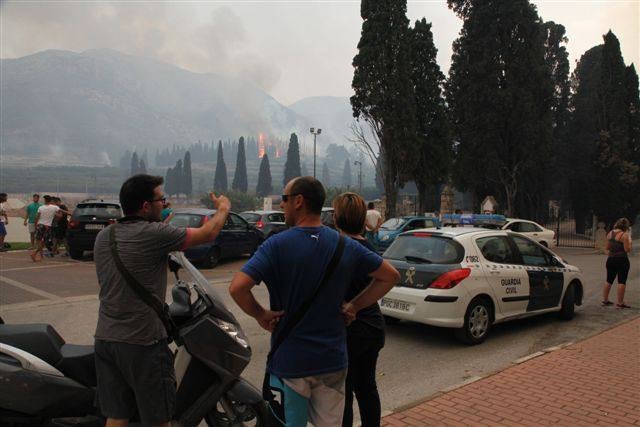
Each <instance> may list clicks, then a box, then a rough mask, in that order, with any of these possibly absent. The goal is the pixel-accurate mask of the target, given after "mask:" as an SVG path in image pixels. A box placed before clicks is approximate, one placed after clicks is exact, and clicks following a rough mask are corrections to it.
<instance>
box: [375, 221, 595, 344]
mask: <svg viewBox="0 0 640 427" xmlns="http://www.w3.org/2000/svg"><path fill="white" fill-rule="evenodd" d="M384 258H386V259H387V260H388V261H389V262H391V263H392V264H393V265H394V267H396V268H397V269H398V271H399V272H400V275H401V279H400V283H399V284H398V285H397V286H395V287H394V288H393V289H392V290H391V291H390V292H389V293H388V294H387V295H386V296H385V297H384V298H382V299H381V300H380V302H379V304H380V307H381V310H382V313H383V314H384V315H386V316H388V317H392V318H396V319H403V320H410V321H414V322H419V323H425V324H427V325H433V326H441V327H446V328H454V329H455V333H456V336H457V337H458V338H459V339H460V340H462V341H463V342H464V343H466V344H478V343H480V342H482V341H484V339H485V338H486V337H487V335H488V334H489V331H490V329H491V325H492V324H494V323H500V322H505V321H508V320H513V319H519V318H522V317H528V316H532V315H536V314H541V313H547V312H552V311H556V312H559V315H560V317H561V318H563V319H567V320H569V319H571V318H573V314H574V309H575V306H576V305H578V306H579V305H581V304H582V295H583V283H584V282H583V279H582V276H581V273H580V270H579V269H578V268H577V267H574V266H572V265H569V264H568V263H566V262H565V261H563V260H562V259H561V258H560V257H559V256H557V255H555V254H554V253H553V252H551V251H550V250H549V249H547V248H546V247H544V246H542V245H540V244H538V243H537V242H535V241H533V240H531V239H529V238H527V237H525V236H523V235H521V234H518V233H514V232H511V231H508V230H499V229H497V230H488V229H483V228H474V227H456V228H430V229H421V230H412V231H409V232H405V233H403V234H401V235H400V236H398V238H397V239H396V240H395V242H394V243H393V244H392V245H391V246H390V247H389V249H387V251H386V252H385V253H384Z"/></svg>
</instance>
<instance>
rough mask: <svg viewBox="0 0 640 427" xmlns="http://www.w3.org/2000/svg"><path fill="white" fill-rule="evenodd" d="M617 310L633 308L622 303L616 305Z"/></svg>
mask: <svg viewBox="0 0 640 427" xmlns="http://www.w3.org/2000/svg"><path fill="white" fill-rule="evenodd" d="M616 308H631V306H630V305H627V304H625V303H622V304H616Z"/></svg>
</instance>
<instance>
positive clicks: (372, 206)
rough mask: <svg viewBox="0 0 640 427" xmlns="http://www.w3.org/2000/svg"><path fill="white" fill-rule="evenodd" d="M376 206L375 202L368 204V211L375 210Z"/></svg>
mask: <svg viewBox="0 0 640 427" xmlns="http://www.w3.org/2000/svg"><path fill="white" fill-rule="evenodd" d="M375 206H376V205H374V204H373V202H369V204H367V209H373V208H374V207H375Z"/></svg>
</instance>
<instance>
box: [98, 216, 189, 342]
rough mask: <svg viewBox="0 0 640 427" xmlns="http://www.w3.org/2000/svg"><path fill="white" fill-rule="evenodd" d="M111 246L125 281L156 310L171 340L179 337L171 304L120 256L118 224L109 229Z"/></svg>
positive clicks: (113, 256) (114, 258)
mask: <svg viewBox="0 0 640 427" xmlns="http://www.w3.org/2000/svg"><path fill="white" fill-rule="evenodd" d="M109 248H110V249H111V257H112V258H113V262H115V264H116V267H117V268H118V271H119V272H120V274H122V277H124V280H125V282H127V285H129V287H130V288H131V290H132V291H133V292H135V294H136V295H137V296H138V297H139V298H140V299H141V300H142V301H143V302H144V303H145V304H147V305H148V306H149V307H151V308H152V309H153V311H155V312H156V314H157V315H158V317H159V318H160V320H161V321H162V324H163V325H164V327H165V329H166V330H167V336H168V337H169V342H171V341H173V340H177V339H178V328H177V327H176V324H175V323H174V321H173V319H171V316H170V315H169V305H167V303H166V302H164V301H160V298H158V297H157V296H155V295H154V294H153V293H151V291H149V290H148V289H147V288H145V287H144V286H143V285H142V284H141V283H140V282H138V280H137V279H136V278H135V277H133V275H132V274H131V273H129V271H128V270H127V269H126V267H125V266H124V264H123V263H122V260H121V259H120V256H119V255H118V245H117V244H116V224H113V225H111V228H110V229H109Z"/></svg>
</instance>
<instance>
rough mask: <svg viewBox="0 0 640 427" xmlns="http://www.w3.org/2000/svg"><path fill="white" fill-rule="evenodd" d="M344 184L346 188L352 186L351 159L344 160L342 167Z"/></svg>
mask: <svg viewBox="0 0 640 427" xmlns="http://www.w3.org/2000/svg"><path fill="white" fill-rule="evenodd" d="M342 186H343V187H344V188H350V187H351V162H350V161H349V159H345V160H344V169H342Z"/></svg>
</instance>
